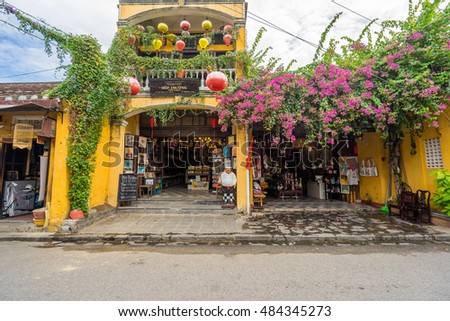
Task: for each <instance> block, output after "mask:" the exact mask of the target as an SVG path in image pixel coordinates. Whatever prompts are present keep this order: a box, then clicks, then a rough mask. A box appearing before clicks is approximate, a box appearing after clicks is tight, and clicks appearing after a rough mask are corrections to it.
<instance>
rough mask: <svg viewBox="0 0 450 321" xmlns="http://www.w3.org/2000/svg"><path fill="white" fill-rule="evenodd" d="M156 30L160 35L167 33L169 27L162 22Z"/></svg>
mask: <svg viewBox="0 0 450 321" xmlns="http://www.w3.org/2000/svg"><path fill="white" fill-rule="evenodd" d="M158 30H159V31H160V32H162V33H166V32H167V31H169V26H168V25H166V24H165V23H164V22H160V23H159V24H158Z"/></svg>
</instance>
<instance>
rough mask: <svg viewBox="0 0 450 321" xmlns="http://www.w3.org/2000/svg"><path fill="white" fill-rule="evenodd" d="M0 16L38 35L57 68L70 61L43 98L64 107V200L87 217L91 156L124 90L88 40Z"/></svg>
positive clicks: (94, 42)
mask: <svg viewBox="0 0 450 321" xmlns="http://www.w3.org/2000/svg"><path fill="white" fill-rule="evenodd" d="M0 10H1V11H0V12H2V13H5V14H12V15H14V16H15V17H16V18H17V19H18V21H19V22H20V29H21V30H23V31H26V32H39V33H40V34H42V36H43V38H44V42H45V48H46V52H47V53H48V54H49V55H50V54H52V47H53V46H54V47H56V51H57V53H58V57H59V59H60V61H61V62H62V61H63V59H64V58H65V57H66V56H69V57H70V59H71V64H70V66H69V67H68V69H67V77H66V78H65V80H64V81H63V82H61V83H60V84H59V85H58V86H56V87H55V88H54V89H52V90H51V91H50V92H49V93H48V94H49V96H51V97H58V98H60V99H61V100H62V101H64V102H65V103H66V105H67V109H66V112H67V114H68V118H69V126H70V127H69V132H70V135H69V139H68V142H67V144H68V157H67V168H68V170H69V193H68V197H69V200H70V206H71V208H72V209H81V210H82V211H83V212H85V213H87V212H88V210H89V197H90V192H91V178H92V177H91V176H92V174H93V171H94V164H95V152H96V150H97V146H98V144H99V141H100V137H101V133H102V129H103V125H104V122H105V121H106V120H107V119H108V116H114V115H118V114H120V113H121V109H122V107H121V101H122V98H123V97H124V95H125V94H126V92H127V90H126V89H125V88H126V87H124V86H125V84H124V83H123V82H122V81H121V79H120V78H118V77H116V76H115V75H113V74H111V73H110V72H109V66H108V63H107V60H106V57H105V55H104V54H103V53H102V52H101V50H100V45H99V44H98V42H97V40H95V39H94V38H92V37H90V36H78V35H72V34H67V33H64V32H62V31H60V30H58V29H55V28H51V27H48V26H46V25H44V24H42V23H39V22H36V21H34V20H32V19H31V18H28V17H27V16H25V15H23V14H22V13H21V12H20V11H19V10H17V9H16V8H14V7H12V6H9V5H1V6H0Z"/></svg>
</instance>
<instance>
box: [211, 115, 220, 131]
mask: <svg viewBox="0 0 450 321" xmlns="http://www.w3.org/2000/svg"><path fill="white" fill-rule="evenodd" d="M218 123H219V118H217V117H212V118H211V127H212V128H214V129H216V127H217V124H218Z"/></svg>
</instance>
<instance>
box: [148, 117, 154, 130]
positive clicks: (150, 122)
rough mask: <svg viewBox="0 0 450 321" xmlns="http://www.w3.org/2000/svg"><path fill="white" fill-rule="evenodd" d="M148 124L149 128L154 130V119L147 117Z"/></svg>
mask: <svg viewBox="0 0 450 321" xmlns="http://www.w3.org/2000/svg"><path fill="white" fill-rule="evenodd" d="M148 124H149V125H150V127H151V128H154V127H155V117H149V118H148Z"/></svg>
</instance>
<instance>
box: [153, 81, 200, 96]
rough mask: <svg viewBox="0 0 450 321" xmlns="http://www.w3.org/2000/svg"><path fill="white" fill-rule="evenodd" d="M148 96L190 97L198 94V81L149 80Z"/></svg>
mask: <svg viewBox="0 0 450 321" xmlns="http://www.w3.org/2000/svg"><path fill="white" fill-rule="evenodd" d="M149 86H150V96H153V97H158V96H191V95H195V94H198V93H199V92H200V79H191V78H184V79H150V80H149Z"/></svg>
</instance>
